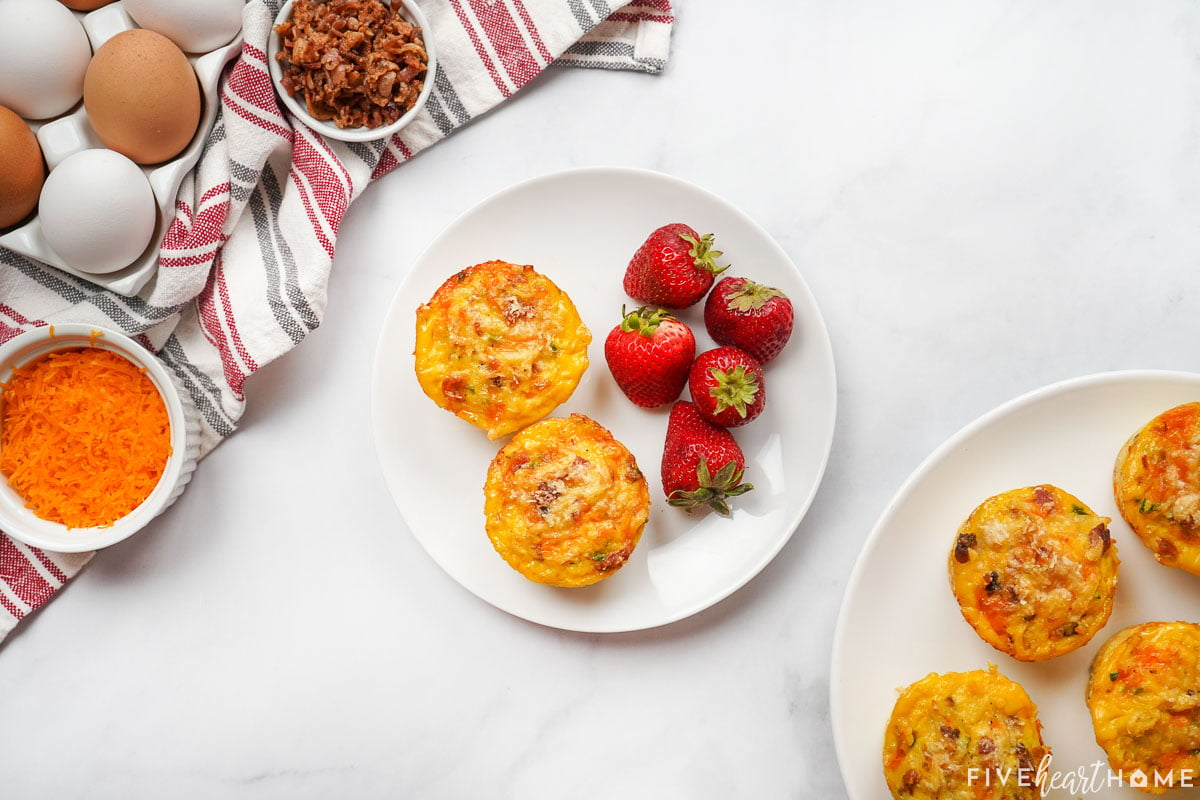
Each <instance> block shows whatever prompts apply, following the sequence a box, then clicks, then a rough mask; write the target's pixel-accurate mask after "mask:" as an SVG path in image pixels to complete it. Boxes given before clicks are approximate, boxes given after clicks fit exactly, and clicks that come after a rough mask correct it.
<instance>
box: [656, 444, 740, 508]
mask: <svg viewBox="0 0 1200 800" xmlns="http://www.w3.org/2000/svg"><path fill="white" fill-rule="evenodd" d="M743 472H744V470H741V469H738V465H737V462H736V461H730V462H729V463H727V464H726V465H725V466H723V467H721V468H720V469H719V470H717V474H716V475H711V474H710V473H709V471H708V462H707V461H705V460H704V457H703V456H701V458H700V463H699V464H697V465H696V482H697V487H696V488H695V489H693V490H692V491H685V490H683V489H676V490H675V491H673V492H671V495H670V496H669V497H668V498H667V503H668V504H669V505H672V506H675V507H677V508H685V509H687V510H689V511H691V510H692V509H693V508H699V507H700V506H709V507H710V508H712V510H713V511H716V512H717V513H718V514H720V515H721V516H723V517H728V516H730V511H729V503H728V502H727V500H728V498H730V497H738V496H740V495H743V494H745V493H746V492H748V491H750V490H751V489H753V488H754V486H753V485H751V484H749V483H742V473H743Z"/></svg>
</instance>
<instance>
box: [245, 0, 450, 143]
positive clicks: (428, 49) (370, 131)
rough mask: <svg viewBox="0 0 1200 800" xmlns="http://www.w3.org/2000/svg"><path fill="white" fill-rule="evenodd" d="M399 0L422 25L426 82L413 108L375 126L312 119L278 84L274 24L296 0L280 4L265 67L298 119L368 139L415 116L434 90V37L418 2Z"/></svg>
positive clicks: (342, 136)
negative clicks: (338, 124)
mask: <svg viewBox="0 0 1200 800" xmlns="http://www.w3.org/2000/svg"><path fill="white" fill-rule="evenodd" d="M385 2H386V0H385ZM400 2H401V6H402V8H403V11H402V13H403V15H404V16H405V17H407V18H408V20H409V21H410V22H412V23H413V24H415V25H416V26H417V27H419V28H420V29H421V38H422V40H423V41H424V44H425V54H426V59H427V66H426V69H425V83H424V85H423V86H422V87H421V93H420V94H419V95H417V101H416V102H415V103H413V106H412V108H410V109H409V110H408V111H406V112H404V114H402V115H401V116H400V118H399V119H398V120H396V121H395V122H393V123H391V124H390V125H381V126H379V127H378V128H367V127H358V128H339V127H338V126H337V125H334V124H333V123H332V122H324V121H322V120H319V119H314V118H313V116H312V115H311V114H309V113H308V109H307V108H305V107H304V103H303V102H301V101H300V100H299V99H297V98H296V97H292V96H291V95H289V94H288V93H287V90H285V89H284V88H283V86H282V85H281V84H280V82H281V81H282V80H283V67H282V65H280V63H279V61H278V60H277V59H276V58H275V55H276V54H277V53H278V52H279V49H280V46H281V38H282V37H281V36H280V35H279V34H278V33H276V32H275V26H276V25H279V24H280V23H282V22H284V21H286V20H287V19H288V18H289V17H290V16H291V15H292V6H293V5H295V0H287V2H285V3H284V4H283V5H282V6H281V7H280V9H279V13H278V14H276V15H275V19H274V20H273V21H272V22H271V31H270V35H269V38H268V39H267V71H268V72H269V73H270V75H271V85H272V86H273V87H274V89H275V94H276V96H277V97H278V98H279V99H280V100H281V101H282V102H283V104H284V105H285V106H287V109H288V110H289V111H291V112H292V114H294V115H295V116H296V118H297V119H298V120H299V121H301V122H303V123H304V124H305V125H307V126H308V127H309V128H312V129H313V130H314V131H316V132H317V133H319V134H321V135H323V136H327V137H329V138H330V139H337V140H339V141H343V142H369V141H373V140H376V139H386V138H389V137H391V136H392V135H393V134H395V133H396V132H397V131H399V130H400V129H401V128H403V127H405V126H406V125H408V124H409V123H410V122H412V121H413V120H414V119H416V118H417V115H418V114H420V113H421V111H422V109H424V107H425V101H426V100H428V99H429V95H430V94H431V93H432V92H433V83H434V78H435V77H436V75H437V68H438V65H437V52H436V48H435V46H434V43H433V39H432V38H431V37H430V35H429V20H428V19H427V18H426V17H425V14H424V12H423V11H421V8H420V6H418V5H417V4H416V3H415V2H413V0H400Z"/></svg>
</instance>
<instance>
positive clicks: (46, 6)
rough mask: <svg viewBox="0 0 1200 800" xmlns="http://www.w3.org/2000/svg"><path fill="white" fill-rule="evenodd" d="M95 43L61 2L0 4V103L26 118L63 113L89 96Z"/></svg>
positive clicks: (23, 0) (12, 0) (14, 0)
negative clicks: (88, 76)
mask: <svg viewBox="0 0 1200 800" xmlns="http://www.w3.org/2000/svg"><path fill="white" fill-rule="evenodd" d="M91 57H92V45H91V43H90V42H89V41H88V37H87V33H86V32H85V31H84V29H83V26H82V25H81V24H80V23H79V20H78V19H77V18H76V17H75V15H74V14H72V13H71V12H70V11H69V10H68V9H67V7H66V6H64V5H63V4H62V3H59V2H56V0H49V2H48V1H47V0H0V105H4V106H7V107H8V108H11V109H12V110H13V111H15V112H17V113H18V114H20V115H21V116H22V117H25V118H26V119H46V118H48V117H53V116H57V115H59V114H62V113H63V112H65V111H67V110H68V109H70V108H71V106H73V105H75V104H76V103H78V102H79V98H80V97H82V96H83V76H84V73H85V72H86V71H87V67H88V59H90V58H91Z"/></svg>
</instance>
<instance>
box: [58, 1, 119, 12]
mask: <svg viewBox="0 0 1200 800" xmlns="http://www.w3.org/2000/svg"><path fill="white" fill-rule="evenodd" d="M59 2H61V3H62V4H63V5H64V6H66V7H67V8H70V9H73V10H75V11H92V10H93V9H97V8H99V7H100V6H106V5H108V4H109V3H111V2H113V0H59Z"/></svg>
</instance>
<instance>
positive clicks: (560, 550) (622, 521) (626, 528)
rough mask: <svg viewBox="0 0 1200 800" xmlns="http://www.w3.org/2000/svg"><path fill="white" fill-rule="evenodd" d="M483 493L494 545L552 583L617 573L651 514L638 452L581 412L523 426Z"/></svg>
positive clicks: (518, 566)
mask: <svg viewBox="0 0 1200 800" xmlns="http://www.w3.org/2000/svg"><path fill="white" fill-rule="evenodd" d="M484 498H485V499H484V513H485V514H486V516H487V523H486V524H487V535H488V538H489V539H491V541H492V545H493V546H494V547H495V548H496V552H497V553H499V554H500V555H501V556H502V557H503V558H504V560H505V561H507V562H508V563H509V565H510V566H511V567H512V568H513V569H515V570H516V571H517V572H520V573H521V574H522V575H524V576H525V577H526V578H528V579H529V580H531V581H535V582H537V583H545V584H550V585H551V586H568V587H575V586H587V585H589V584H592V583H596V582H597V581H600V580H603V579H604V578H607V577H609V576H610V575H612V574H613V573H614V572H616V571H617V570H618V569H620V568H621V567H622V566H624V564H625V562H626V561H627V560H628V559H629V556H630V554H631V553H633V548H634V547H636V546H637V543H638V539H640V538H641V535H642V529H643V528H645V526H646V520H647V519H649V517H650V491H649V488H648V487H647V486H646V479H645V478H644V477H643V476H642V471H641V470H640V469H638V465H637V461H636V460H635V459H634V457H633V454H632V453H630V452H629V451H628V450H627V449H625V446H624V445H623V444H621V443H620V442H618V441H617V440H616V439H615V438H613V435H612V434H611V433H609V432H608V430H607V429H605V428H604V427H603V426H602V425H600V423H598V422H596V421H595V420H593V419H591V418H589V417H586V416H584V415H582V414H572V415H571V416H570V417H567V418H562V417H552V418H550V419H545V420H542V421H541V422H536V423H534V424H533V425H530V426H529V427H528V428H525V429H524V430H522V431H520V432H518V433H517V435H516V436H514V437H513V438H512V439H511V440H510V441H509V442H508V444H506V445H504V447H502V448H500V452H499V453H497V454H496V457H495V458H494V459H492V463H491V465H490V466H489V467H488V472H487V481H486V483H485V484H484Z"/></svg>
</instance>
